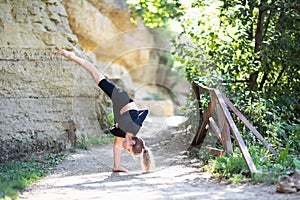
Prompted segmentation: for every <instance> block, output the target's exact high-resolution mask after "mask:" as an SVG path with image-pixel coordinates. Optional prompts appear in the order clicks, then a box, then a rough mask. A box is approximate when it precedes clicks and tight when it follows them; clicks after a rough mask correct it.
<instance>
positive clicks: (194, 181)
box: [20, 117, 299, 200]
mask: <svg viewBox="0 0 300 200" xmlns="http://www.w3.org/2000/svg"><path fill="white" fill-rule="evenodd" d="M173 119H174V118H173ZM151 120H152V122H151V123H150V122H148V123H147V124H146V126H145V127H143V129H142V130H141V133H140V134H139V135H140V136H141V137H143V138H144V140H145V141H146V145H147V146H149V147H150V148H151V149H152V152H153V155H154V158H155V163H156V168H155V169H152V170H151V171H150V172H148V173H145V172H143V171H142V170H141V168H140V159H139V158H134V157H132V156H131V155H129V154H128V153H127V152H125V151H124V152H123V157H122V165H123V166H124V167H125V168H127V169H129V170H130V172H129V173H112V172H111V166H112V163H113V155H112V144H108V145H101V146H97V147H93V148H91V149H89V150H86V151H84V150H78V151H77V152H76V153H74V154H72V155H69V156H68V157H67V158H66V159H65V160H64V161H63V162H62V163H61V164H60V165H59V166H57V168H56V169H55V170H54V171H53V173H52V174H51V175H49V176H47V177H45V178H44V179H42V180H40V181H38V182H36V183H34V184H33V185H32V186H31V187H30V188H28V189H27V190H26V191H24V193H23V194H21V195H20V199H24V200H25V199H26V200H41V199H43V200H54V199H68V200H73V199H74V200H75V199H78V200H79V199H85V200H87V199H88V200H92V199H109V200H111V199H133V198H138V199H268V200H269V199H297V197H299V195H285V194H277V193H275V192H274V191H275V186H265V185H264V186H263V187H262V185H247V184H239V185H226V184H220V183H218V181H217V180H214V179H211V177H210V175H209V174H207V173H201V172H200V170H199V168H195V167H192V166H191V163H192V160H190V159H189V158H187V157H186V156H185V155H184V154H183V153H184V151H185V150H186V149H187V147H188V145H189V143H190V141H191V139H192V136H191V135H189V134H187V133H185V132H184V131H182V130H180V128H179V127H178V124H176V123H175V124H174V123H173V124H171V123H169V121H168V120H169V119H165V118H159V117H151ZM177 121H178V119H177ZM179 121H180V120H179Z"/></svg>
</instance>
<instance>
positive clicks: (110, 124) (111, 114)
mask: <svg viewBox="0 0 300 200" xmlns="http://www.w3.org/2000/svg"><path fill="white" fill-rule="evenodd" d="M108 124H109V126H112V125H114V124H115V120H114V113H113V112H111V113H109V114H108Z"/></svg>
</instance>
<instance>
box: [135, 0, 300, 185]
mask: <svg viewBox="0 0 300 200" xmlns="http://www.w3.org/2000/svg"><path fill="white" fill-rule="evenodd" d="M151 2H159V1H150V0H148V1H147V0H144V1H140V4H135V5H136V6H140V14H139V16H142V17H143V18H144V19H146V21H147V20H148V19H151V18H155V17H156V18H157V15H155V14H154V15H153V14H151V12H152V11H154V10H156V11H157V10H159V9H162V8H161V7H160V6H159V5H156V4H153V3H152V4H151ZM147 5H151V6H149V7H147ZM162 5H164V4H162ZM153 6H154V7H157V9H152V7H153ZM146 7H147V8H146ZM141 8H142V9H141ZM177 8H179V7H177ZM177 8H176V9H177ZM162 10H164V11H167V10H169V11H171V10H172V9H170V8H168V7H164V8H163V9H162ZM156 11H154V13H155V12H156ZM143 12H145V13H148V14H146V15H145V13H144V14H143ZM184 12H185V13H184V15H178V16H180V23H181V26H182V28H183V32H182V34H181V38H179V39H178V38H175V39H174V48H173V49H174V51H173V52H172V53H173V56H174V66H175V67H176V68H177V69H178V71H180V72H183V73H184V75H185V77H186V79H187V80H188V81H196V82H199V83H201V84H203V85H206V86H209V87H212V88H217V89H219V90H221V91H222V92H223V93H225V94H226V96H227V97H229V99H230V100H231V101H232V102H234V104H235V106H236V107H237V108H238V109H239V110H240V111H241V112H242V113H243V114H244V115H245V116H246V118H247V119H248V120H249V121H250V123H252V124H253V125H254V126H255V128H256V129H257V130H258V131H259V132H260V133H261V134H262V135H263V137H264V138H265V139H266V140H267V141H268V142H269V143H270V144H272V145H273V148H274V149H275V150H276V151H277V153H278V154H277V155H272V154H271V153H270V152H269V151H268V150H267V149H266V148H265V147H264V146H263V145H262V144H261V143H260V142H259V141H258V140H257V139H256V138H255V137H254V136H253V134H251V133H250V131H249V130H246V128H245V127H244V126H243V125H238V128H239V130H242V136H243V139H244V140H245V143H246V144H247V146H248V149H249V152H250V155H251V157H252V159H253V161H254V163H255V165H256V167H257V168H258V169H259V170H261V171H262V174H259V175H256V176H255V177H254V178H253V180H257V181H262V180H263V179H264V178H266V179H267V181H268V182H274V181H276V180H275V179H276V177H277V176H278V175H280V174H284V173H288V172H291V171H293V170H294V169H295V168H297V167H299V152H300V145H299V144H300V134H299V133H300V120H299V119H300V104H299V102H300V84H299V83H300V66H299V63H300V57H299V55H300V45H299V41H300V2H299V1H294V0H285V1H281V0H274V1H265V0H264V1H259V0H249V1H238V0H207V1H199V0H195V1H194V3H193V4H191V6H190V8H187V9H186V10H184ZM158 13H159V12H158ZM162 13H165V12H162ZM178 13H183V12H180V11H179V12H178ZM160 16H162V17H161V19H162V21H164V16H166V15H160ZM159 20H160V19H159ZM149 22H150V24H151V20H150V21H149ZM152 24H155V25H154V26H152V27H157V26H159V25H158V24H160V23H158V22H155V20H154V21H153V23H152ZM162 24H163V23H162ZM187 36H188V39H190V40H189V42H187V41H188V40H184V39H182V38H187ZM179 41H180V42H179ZM190 41H192V42H190ZM201 98H202V97H201ZM202 99H203V100H204V101H203V102H201V106H203V107H206V106H207V104H208V100H209V98H207V97H205V96H204V97H203V98H202ZM206 100H207V101H206ZM195 103H198V102H194V101H193V100H191V102H190V103H189V104H187V109H186V110H188V108H191V107H192V106H191V105H195ZM187 114H188V115H189V113H187ZM234 148H235V149H236V145H235V146H234ZM236 153H237V152H236ZM237 155H239V156H237ZM237 155H233V156H230V157H225V158H222V159H221V158H220V159H218V158H217V159H213V160H211V162H209V163H208V165H207V166H208V168H209V169H212V170H211V171H213V172H214V173H216V174H218V175H220V176H224V177H227V178H231V179H232V180H231V181H232V182H235V181H238V180H239V179H240V178H241V176H240V174H242V173H244V172H245V164H244V161H243V159H242V157H241V156H240V154H239V153H237Z"/></svg>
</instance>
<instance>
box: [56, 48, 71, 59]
mask: <svg viewBox="0 0 300 200" xmlns="http://www.w3.org/2000/svg"><path fill="white" fill-rule="evenodd" d="M55 54H56V55H62V56H64V57H66V58H69V59H70V57H71V55H75V54H74V53H73V52H70V51H67V50H64V49H60V50H58V51H56V52H55Z"/></svg>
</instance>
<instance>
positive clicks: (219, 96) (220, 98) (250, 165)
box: [215, 90, 257, 173]
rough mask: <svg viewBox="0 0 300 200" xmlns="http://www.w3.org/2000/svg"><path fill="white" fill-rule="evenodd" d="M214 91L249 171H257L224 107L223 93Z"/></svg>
mask: <svg viewBox="0 0 300 200" xmlns="http://www.w3.org/2000/svg"><path fill="white" fill-rule="evenodd" d="M215 93H216V96H217V99H218V102H219V103H220V107H221V108H222V110H223V113H224V115H225V117H226V119H227V121H228V124H229V127H230V129H231V131H232V133H233V136H234V138H235V140H236V142H237V144H238V146H239V148H240V149H241V152H242V155H243V158H244V160H245V162H246V164H247V166H248V169H249V170H250V172H251V173H257V169H256V167H255V165H254V163H253V161H252V158H251V156H250V154H249V152H248V149H247V147H246V145H245V143H244V140H243V138H242V136H241V135H240V133H239V131H238V129H237V127H236V125H235V123H234V121H233V118H232V116H231V114H230V112H229V110H228V109H227V107H226V104H225V101H224V99H223V95H222V94H221V93H220V92H219V90H215Z"/></svg>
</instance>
